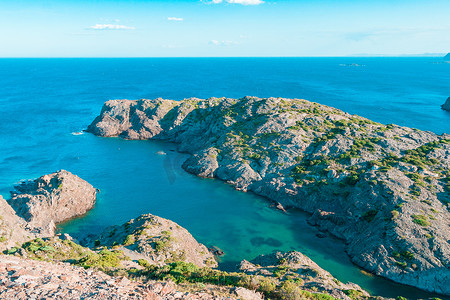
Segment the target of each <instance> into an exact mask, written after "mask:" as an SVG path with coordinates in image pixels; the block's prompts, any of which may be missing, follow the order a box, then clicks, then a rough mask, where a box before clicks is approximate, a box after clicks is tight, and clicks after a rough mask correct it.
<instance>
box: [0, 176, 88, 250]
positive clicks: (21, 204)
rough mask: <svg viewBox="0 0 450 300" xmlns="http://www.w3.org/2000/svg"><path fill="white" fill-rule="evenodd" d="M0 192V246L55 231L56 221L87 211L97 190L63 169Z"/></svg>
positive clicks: (50, 233) (1, 247)
mask: <svg viewBox="0 0 450 300" xmlns="http://www.w3.org/2000/svg"><path fill="white" fill-rule="evenodd" d="M11 196H12V197H11V199H8V200H5V199H3V197H2V196H0V250H5V249H7V248H11V247H13V246H16V245H17V244H19V245H20V244H22V243H23V242H25V241H28V240H31V239H34V238H37V237H50V236H53V235H54V234H55V224H57V223H60V222H62V221H65V220H68V219H70V218H73V217H75V216H78V215H81V214H84V213H86V212H87V211H88V210H89V209H91V208H92V207H93V206H94V203H95V196H96V190H95V189H94V188H93V187H92V186H91V185H90V184H89V183H87V182H86V181H84V180H83V179H81V178H79V177H78V176H76V175H73V174H71V173H70V172H67V171H65V170H61V171H58V172H56V173H53V174H48V175H44V176H42V177H40V178H38V179H36V180H32V181H26V182H23V183H21V184H20V185H18V186H16V187H15V190H14V191H13V192H11Z"/></svg>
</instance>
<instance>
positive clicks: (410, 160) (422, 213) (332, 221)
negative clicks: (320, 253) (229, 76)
mask: <svg viewBox="0 0 450 300" xmlns="http://www.w3.org/2000/svg"><path fill="white" fill-rule="evenodd" d="M88 131H90V132H93V133H94V134H97V135H100V136H121V137H124V138H126V139H149V138H154V139H163V140H168V141H172V142H176V143H179V150H180V151H186V152H189V153H191V154H192V156H191V157H190V158H189V159H188V160H187V161H186V162H185V163H184V165H183V167H184V168H185V169H186V170H187V171H189V172H192V173H194V174H197V175H200V176H205V177H216V178H219V179H222V180H225V181H227V182H229V183H231V184H233V185H234V186H235V187H236V189H239V190H244V191H247V190H249V191H253V192H255V193H256V194H259V195H262V196H265V197H267V198H270V199H271V200H273V201H275V202H279V203H280V204H281V205H283V206H284V207H298V208H301V209H303V210H305V211H306V212H309V213H310V214H311V215H312V217H311V220H310V222H311V224H314V225H316V226H319V227H320V230H321V231H324V232H326V231H328V232H330V233H331V234H333V235H334V236H336V237H339V238H342V239H344V240H345V241H346V242H347V244H348V247H347V252H348V253H349V255H350V257H351V258H352V260H353V261H354V262H355V263H356V264H358V265H360V266H362V267H363V268H365V269H367V270H369V271H371V272H373V273H376V274H378V275H381V276H384V277H387V278H390V279H392V280H394V281H397V282H400V283H404V284H409V285H413V286H417V287H419V288H422V289H425V290H428V291H435V292H438V293H444V294H450V285H448V282H450V267H449V266H450V244H449V243H448V241H449V240H450V231H449V230H448V228H449V225H450V221H449V220H450V212H449V209H450V208H449V203H450V184H449V183H450V170H449V166H450V135H448V134H444V135H441V136H439V135H436V134H434V133H431V132H426V131H420V130H417V129H411V128H407V127H400V126H396V125H393V124H389V125H383V124H379V123H375V122H372V121H370V120H368V119H365V118H362V117H359V116H355V115H350V114H347V113H345V112H343V111H340V110H338V109H334V108H332V107H328V106H323V105H319V104H317V103H312V102H308V101H306V100H298V99H283V98H268V99H259V98H255V97H245V98H242V99H225V98H211V99H208V100H199V99H187V100H184V101H179V102H177V101H172V100H166V101H165V100H161V99H157V100H139V101H128V100H113V101H108V102H106V104H105V105H104V107H103V109H102V112H101V114H100V116H98V117H97V118H96V119H95V120H94V122H93V123H92V124H91V125H90V126H89V128H88Z"/></svg>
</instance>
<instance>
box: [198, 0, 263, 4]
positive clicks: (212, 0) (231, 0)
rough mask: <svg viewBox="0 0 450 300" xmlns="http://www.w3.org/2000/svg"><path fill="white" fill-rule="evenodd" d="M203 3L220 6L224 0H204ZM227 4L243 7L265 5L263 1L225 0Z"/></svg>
mask: <svg viewBox="0 0 450 300" xmlns="http://www.w3.org/2000/svg"><path fill="white" fill-rule="evenodd" d="M203 2H206V3H208V4H219V3H222V2H224V0H210V1H208V0H203ZM225 2H227V3H231V4H242V5H259V4H262V3H264V1H262V0H225Z"/></svg>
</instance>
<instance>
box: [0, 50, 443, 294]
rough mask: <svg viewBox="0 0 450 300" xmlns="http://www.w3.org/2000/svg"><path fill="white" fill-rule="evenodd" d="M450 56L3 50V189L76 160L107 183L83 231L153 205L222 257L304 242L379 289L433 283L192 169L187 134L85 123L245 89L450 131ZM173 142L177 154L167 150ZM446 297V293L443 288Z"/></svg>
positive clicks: (67, 228)
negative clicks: (118, 108) (35, 54)
mask: <svg viewBox="0 0 450 300" xmlns="http://www.w3.org/2000/svg"><path fill="white" fill-rule="evenodd" d="M449 83H450V64H448V63H443V61H442V59H441V58H436V57H435V58H431V57H427V58H421V57H403V58H386V57H377V58H370V57H364V58H361V57H339V58H55V59H54V58H39V59H37V58H36V59H34V58H28V59H0V194H1V195H2V196H3V197H5V198H9V195H10V194H9V193H10V191H11V190H12V189H13V188H14V185H16V184H18V183H19V182H21V181H23V180H28V179H34V178H37V177H39V176H41V175H44V174H48V173H52V172H55V171H56V170H60V169H66V170H68V171H70V172H72V173H74V174H76V175H78V176H80V177H81V178H83V179H85V180H87V181H88V182H90V183H91V184H92V185H93V186H94V187H96V188H98V189H99V190H100V193H99V194H98V197H97V202H96V205H95V208H94V209H93V210H91V211H90V212H88V213H87V214H86V215H84V216H82V217H79V218H76V219H73V220H70V221H69V222H66V223H63V224H59V226H58V230H59V231H60V232H67V233H69V234H71V235H73V236H74V237H77V238H82V237H83V236H85V235H86V234H92V233H97V232H100V231H101V230H103V229H104V228H106V227H108V226H111V225H115V224H122V223H124V222H126V221H128V220H129V219H132V218H135V217H137V216H139V215H140V214H144V213H151V214H154V215H158V216H161V217H164V218H168V219H170V220H173V221H175V222H177V223H178V224H179V225H181V226H183V227H185V228H186V229H188V230H189V232H190V233H191V234H192V235H193V236H194V237H195V238H196V239H197V240H198V241H199V242H201V243H203V244H205V245H207V246H217V247H219V248H221V249H223V250H224V252H225V256H223V257H222V258H221V261H220V267H221V268H223V269H225V270H233V269H234V268H235V266H236V264H238V262H240V261H241V260H243V259H247V260H251V259H253V258H255V257H256V256H258V255H259V254H266V253H271V252H273V251H277V250H279V251H290V250H297V251H301V252H302V253H304V254H306V255H307V256H309V257H310V258H311V259H313V260H314V261H315V262H316V263H318V264H319V265H320V266H321V267H322V268H324V269H326V270H328V271H329V272H331V274H333V275H334V276H335V277H337V278H338V279H339V280H341V281H344V282H348V281H351V282H355V283H357V284H359V285H361V286H362V287H363V288H365V289H366V290H368V291H369V292H371V293H373V294H375V295H381V296H387V297H395V296H400V295H401V296H404V297H408V298H410V299H418V298H427V297H431V296H433V295H432V294H430V293H426V292H422V291H419V290H417V289H415V288H412V287H408V286H404V285H400V284H396V283H393V282H391V281H389V280H386V279H382V278H380V277H377V276H374V275H371V274H368V273H366V272H364V271H362V270H361V269H360V268H358V267H357V266H355V265H354V264H352V263H351V261H350V260H349V258H348V256H347V254H346V253H345V245H344V243H343V242H342V241H339V240H336V239H334V238H332V237H326V238H318V237H317V236H316V234H317V232H318V231H317V229H316V228H314V227H312V226H310V225H308V224H307V218H308V215H306V214H305V213H303V212H301V211H295V210H293V211H289V212H288V213H283V212H281V211H279V210H276V209H274V208H273V207H271V206H270V203H269V202H268V201H267V200H266V199H264V198H261V197H258V196H256V195H254V194H252V193H244V192H240V191H236V190H234V189H233V188H232V187H231V186H230V185H228V184H226V183H224V182H221V181H219V180H214V179H203V178H199V177H196V176H193V175H191V174H188V173H186V172H185V171H183V169H182V168H181V164H182V163H183V161H184V160H185V159H186V158H187V157H188V156H187V154H183V153H178V152H177V151H176V149H177V147H176V145H175V144H171V143H166V142H161V141H126V140H123V139H120V138H101V137H96V136H94V135H92V134H89V133H85V132H83V130H84V129H86V128H87V126H88V125H89V124H90V123H91V122H92V121H93V119H94V118H95V117H96V116H97V115H98V114H99V113H100V110H101V107H102V105H103V103H104V102H105V101H107V100H109V99H141V98H147V99H154V98H158V97H161V98H164V99H174V100H182V99H185V98H190V97H196V98H209V97H231V98H241V97H244V96H247V95H248V96H258V97H286V98H302V99H307V100H310V101H314V102H318V103H320V104H325V105H329V106H333V107H336V108H339V109H342V110H344V111H346V112H349V113H351V114H357V115H360V116H363V117H366V118H369V119H371V120H374V121H377V122H381V123H386V124H388V123H394V124H398V125H401V126H408V127H413V128H418V129H421V130H428V131H432V132H435V133H437V134H442V133H450V112H446V111H444V110H442V109H441V107H440V106H441V104H443V103H444V102H445V100H446V99H447V97H449V96H450V84H449ZM161 151H162V152H164V153H166V154H165V155H161ZM440 298H444V297H440Z"/></svg>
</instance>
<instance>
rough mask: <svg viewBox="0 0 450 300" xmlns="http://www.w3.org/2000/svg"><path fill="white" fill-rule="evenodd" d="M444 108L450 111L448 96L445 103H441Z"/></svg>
mask: <svg viewBox="0 0 450 300" xmlns="http://www.w3.org/2000/svg"><path fill="white" fill-rule="evenodd" d="M441 107H442V109H443V110H447V111H450V97H448V98H447V101H445V103H444V104H442V105H441Z"/></svg>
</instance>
